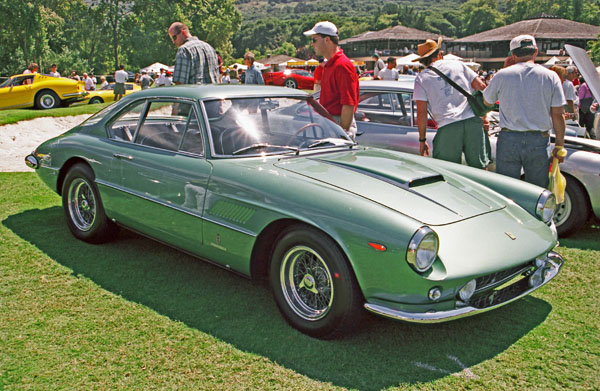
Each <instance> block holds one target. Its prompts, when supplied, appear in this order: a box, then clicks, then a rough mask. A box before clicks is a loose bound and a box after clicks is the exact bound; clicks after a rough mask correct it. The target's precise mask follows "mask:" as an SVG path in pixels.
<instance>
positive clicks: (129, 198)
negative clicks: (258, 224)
mask: <svg viewBox="0 0 600 391" xmlns="http://www.w3.org/2000/svg"><path fill="white" fill-rule="evenodd" d="M198 124H199V122H198V115H197V109H196V108H195V106H194V103H193V101H175V100H169V99H149V100H140V101H137V102H136V103H135V104H133V105H131V106H130V108H129V109H128V110H126V112H124V113H122V114H121V115H120V116H119V118H118V119H117V121H114V122H113V123H112V124H111V125H110V128H109V134H110V135H111V137H112V138H113V139H115V141H114V148H113V151H114V152H113V157H114V159H113V161H112V175H113V178H112V180H113V181H114V183H116V185H117V187H118V188H119V190H120V193H121V194H120V196H119V197H113V205H111V209H114V210H116V211H117V212H116V215H117V220H118V221H120V222H121V223H122V224H124V225H126V226H128V227H130V228H133V229H135V230H137V231H139V232H141V233H144V234H147V235H150V236H153V237H156V238H158V239H160V240H162V241H164V242H166V243H169V244H172V245H174V246H177V247H181V248H183V249H185V250H188V251H191V252H194V253H197V252H198V251H199V249H200V247H201V245H202V220H201V219H202V208H203V202H204V189H205V188H206V185H207V182H208V179H209V177H210V172H211V165H210V163H208V162H207V161H206V159H205V158H204V152H203V151H204V145H202V144H200V145H198V144H197V143H196V145H193V146H192V145H191V144H193V143H192V141H193V140H194V139H195V140H200V142H201V140H203V139H204V137H203V135H201V132H202V129H201V128H200V126H199V125H198ZM132 126H133V127H134V128H133V131H132ZM188 132H189V133H188ZM190 140H191V141H190ZM180 147H184V149H185V150H182V151H180ZM115 203H116V204H115Z"/></svg>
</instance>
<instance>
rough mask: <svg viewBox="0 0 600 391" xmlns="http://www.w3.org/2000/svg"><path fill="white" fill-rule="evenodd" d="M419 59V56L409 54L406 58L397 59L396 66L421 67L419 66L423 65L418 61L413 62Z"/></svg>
mask: <svg viewBox="0 0 600 391" xmlns="http://www.w3.org/2000/svg"><path fill="white" fill-rule="evenodd" d="M417 58H419V55H418V54H415V53H411V54H407V55H406V56H404V57H398V58H397V59H396V65H415V66H419V65H421V64H420V63H418V62H416V61H415V62H413V60H415V59H417Z"/></svg>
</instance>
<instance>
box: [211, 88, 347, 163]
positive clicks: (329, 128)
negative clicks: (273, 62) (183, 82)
mask: <svg viewBox="0 0 600 391" xmlns="http://www.w3.org/2000/svg"><path fill="white" fill-rule="evenodd" d="M204 106H205V109H206V113H207V115H208V118H209V124H210V132H209V135H210V139H211V143H212V151H213V154H214V155H215V156H228V157H229V156H235V157H243V156H251V155H267V154H285V153H294V152H295V153H298V152H299V151H301V150H308V149H318V148H332V147H339V148H341V147H344V148H348V147H349V146H352V145H354V142H353V141H352V140H351V139H350V138H349V137H348V136H347V135H346V132H344V130H343V129H342V128H341V127H340V126H339V125H337V124H336V123H335V122H333V121H332V120H330V119H328V118H326V117H325V115H326V112H325V111H324V109H323V108H322V107H321V106H320V105H318V103H316V102H315V101H314V100H313V99H312V98H308V99H307V98H285V97H277V98H275V97H269V98H241V99H224V100H212V101H204Z"/></svg>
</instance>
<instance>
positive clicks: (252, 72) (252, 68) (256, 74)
mask: <svg viewBox="0 0 600 391" xmlns="http://www.w3.org/2000/svg"><path fill="white" fill-rule="evenodd" d="M244 65H246V66H247V67H248V69H246V79H245V80H244V84H262V85H264V84H265V81H264V80H263V77H262V74H261V73H260V71H259V70H258V69H256V65H254V53H252V52H248V53H246V54H244Z"/></svg>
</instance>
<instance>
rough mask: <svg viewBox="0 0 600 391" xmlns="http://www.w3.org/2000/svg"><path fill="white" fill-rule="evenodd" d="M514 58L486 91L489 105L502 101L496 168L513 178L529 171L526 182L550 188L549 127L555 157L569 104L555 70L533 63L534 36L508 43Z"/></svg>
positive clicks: (486, 102) (535, 49) (559, 148)
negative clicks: (565, 111)
mask: <svg viewBox="0 0 600 391" xmlns="http://www.w3.org/2000/svg"><path fill="white" fill-rule="evenodd" d="M510 53H511V56H512V57H513V60H514V62H515V64H514V65H511V66H510V67H508V68H504V69H501V70H500V71H498V72H497V73H496V75H495V76H494V78H493V79H492V80H491V81H490V84H489V85H488V87H487V88H486V89H485V90H484V91H483V97H484V99H485V104H487V105H489V106H491V103H489V102H492V103H494V102H496V101H499V102H500V124H499V125H500V127H501V128H502V130H501V131H500V134H499V135H498V143H497V144H496V172H497V173H499V174H503V175H507V176H510V177H513V178H520V177H521V169H522V170H523V171H524V172H525V181H527V182H530V183H533V184H535V185H538V186H541V187H544V188H547V187H548V171H549V169H550V159H549V156H548V150H547V148H548V146H549V145H550V131H551V130H552V129H553V128H554V133H555V135H556V143H555V146H554V150H553V151H552V156H554V157H556V158H558V161H559V162H562V161H563V160H564V157H561V156H559V154H558V152H559V151H560V150H562V149H563V147H564V136H565V118H564V116H563V113H564V108H563V106H564V105H565V104H566V101H565V97H564V94H563V90H562V85H561V83H560V78H559V77H558V75H557V74H556V73H555V72H552V71H551V70H549V69H546V68H545V67H543V66H542V65H539V64H535V62H534V61H535V57H536V55H537V53H538V49H537V44H536V42H535V38H534V37H533V36H531V35H519V36H517V37H515V38H513V39H512V40H511V41H510Z"/></svg>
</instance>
